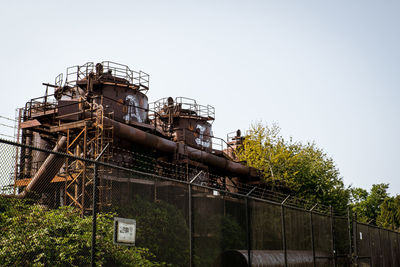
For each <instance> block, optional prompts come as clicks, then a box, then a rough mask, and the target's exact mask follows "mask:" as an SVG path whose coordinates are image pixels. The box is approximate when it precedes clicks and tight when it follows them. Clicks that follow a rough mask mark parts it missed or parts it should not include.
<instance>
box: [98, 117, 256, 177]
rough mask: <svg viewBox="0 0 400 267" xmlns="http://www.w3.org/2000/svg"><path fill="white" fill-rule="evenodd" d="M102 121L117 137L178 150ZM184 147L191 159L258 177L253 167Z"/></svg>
mask: <svg viewBox="0 0 400 267" xmlns="http://www.w3.org/2000/svg"><path fill="white" fill-rule="evenodd" d="M104 123H105V124H108V125H112V126H113V129H114V134H115V135H117V136H118V137H120V138H122V139H126V140H129V141H131V142H134V143H138V144H141V145H144V146H147V147H151V148H154V149H157V150H159V151H163V152H167V153H175V152H176V151H178V148H179V146H180V145H182V144H179V143H176V142H174V141H171V140H168V139H166V138H162V137H159V136H156V135H154V134H151V133H147V132H145V131H142V130H140V129H138V128H135V127H132V126H129V125H127V124H123V123H120V122H117V121H115V120H112V119H109V118H106V117H105V118H104ZM184 149H185V150H186V152H187V155H188V157H189V159H191V160H194V161H198V162H202V163H205V164H207V165H210V166H212V167H214V168H218V169H223V170H225V171H228V172H230V173H232V174H235V175H238V176H241V177H258V175H257V170H256V169H254V168H251V167H248V166H245V165H242V164H240V163H237V162H234V161H231V160H227V159H225V158H222V157H218V156H215V155H213V154H211V153H208V152H204V151H201V150H198V149H196V148H193V147H189V146H184Z"/></svg>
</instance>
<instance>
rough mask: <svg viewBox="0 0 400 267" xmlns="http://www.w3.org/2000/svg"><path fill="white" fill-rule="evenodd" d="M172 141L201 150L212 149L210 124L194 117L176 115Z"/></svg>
mask: <svg viewBox="0 0 400 267" xmlns="http://www.w3.org/2000/svg"><path fill="white" fill-rule="evenodd" d="M173 131H174V141H177V142H184V143H185V144H186V145H189V146H192V147H196V148H199V149H202V150H206V151H208V150H211V149H212V140H211V124H210V123H208V122H207V121H205V120H199V119H196V118H185V117H178V118H175V120H174V129H173Z"/></svg>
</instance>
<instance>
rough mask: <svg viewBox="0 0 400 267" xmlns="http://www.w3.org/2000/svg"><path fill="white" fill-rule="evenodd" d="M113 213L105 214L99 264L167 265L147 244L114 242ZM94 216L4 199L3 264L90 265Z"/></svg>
mask: <svg viewBox="0 0 400 267" xmlns="http://www.w3.org/2000/svg"><path fill="white" fill-rule="evenodd" d="M112 217H113V214H99V216H98V221H97V222H98V229H97V230H98V232H97V254H96V260H97V261H96V264H97V266H164V265H165V264H161V263H157V262H154V261H153V259H154V256H153V255H152V254H151V253H150V252H149V251H148V249H145V248H139V247H134V248H127V247H123V246H116V245H114V244H113V242H112V233H113V220H112ZM91 227H92V221H91V218H90V217H83V218H82V217H81V216H80V213H79V211H77V210H75V209H73V208H71V207H62V208H59V209H55V210H47V209H45V208H43V207H41V206H38V205H29V204H25V202H24V201H21V200H16V199H4V198H0V263H1V265H2V266H90V248H91Z"/></svg>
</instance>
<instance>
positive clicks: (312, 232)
mask: <svg viewBox="0 0 400 267" xmlns="http://www.w3.org/2000/svg"><path fill="white" fill-rule="evenodd" d="M310 225H311V249H312V256H313V266H314V267H315V266H316V262H315V244H314V223H313V211H312V209H311V210H310Z"/></svg>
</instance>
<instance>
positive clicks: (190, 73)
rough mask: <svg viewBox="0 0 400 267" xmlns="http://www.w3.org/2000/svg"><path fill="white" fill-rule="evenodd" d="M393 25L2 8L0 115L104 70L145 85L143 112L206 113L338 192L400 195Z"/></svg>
mask: <svg viewBox="0 0 400 267" xmlns="http://www.w3.org/2000/svg"><path fill="white" fill-rule="evenodd" d="M399 14H400V2H399V1H366V0H360V1H349V0H347V1H321V0H319V1H282V0H280V1H197V2H195V1H100V0H98V1H85V2H84V1H72V0H69V1H25V2H23V1H1V2H0V32H1V41H0V59H1V64H0V77H1V81H2V83H1V93H2V94H1V105H0V115H2V116H8V117H12V116H14V110H15V108H16V107H21V106H22V105H24V103H25V102H26V101H28V100H29V99H30V98H33V97H37V96H41V95H42V94H43V93H44V88H43V87H42V86H41V83H42V82H54V78H55V76H56V75H58V74H59V73H60V72H65V69H66V67H68V66H72V65H77V64H83V63H85V62H87V61H94V62H97V61H103V60H111V61H116V62H120V63H124V64H127V65H129V66H131V67H132V68H133V69H137V70H139V69H140V70H143V71H145V72H147V73H149V74H150V78H151V83H150V86H151V88H150V91H149V93H148V96H149V100H150V101H154V100H157V99H159V98H161V97H165V96H187V97H191V98H195V99H197V100H198V102H200V103H204V104H210V105H213V106H215V108H216V121H215V123H214V134H215V135H216V136H220V137H224V136H226V133H227V132H231V131H234V130H236V129H238V128H241V129H242V130H245V129H246V128H248V127H249V125H250V124H251V123H252V122H255V121H259V120H261V121H264V122H268V123H272V122H277V123H278V124H279V125H280V126H281V128H282V132H283V134H284V135H285V136H286V137H288V136H292V137H293V138H294V139H295V140H298V141H303V142H307V141H315V142H316V143H317V145H318V146H319V147H321V148H323V149H324V150H325V151H326V152H327V153H328V155H329V156H331V157H333V159H334V161H335V162H336V163H337V167H338V168H339V170H340V172H341V174H342V176H343V178H344V181H345V183H346V184H347V185H350V184H352V185H354V186H359V187H363V188H369V187H370V186H371V184H373V183H382V182H385V183H390V192H391V193H392V194H395V193H399V192H400V179H399V176H400V175H399V172H398V168H399V166H400V164H399V156H398V155H399V154H398V151H399V150H400V140H399V136H400V125H399V118H398V116H399V115H400V107H399V104H398V103H399V99H400V97H399V96H400V93H399V84H400V75H399V70H400V68H399V62H400V52H399V49H400V16H399ZM0 130H1V131H4V129H3V128H1V127H0Z"/></svg>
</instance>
